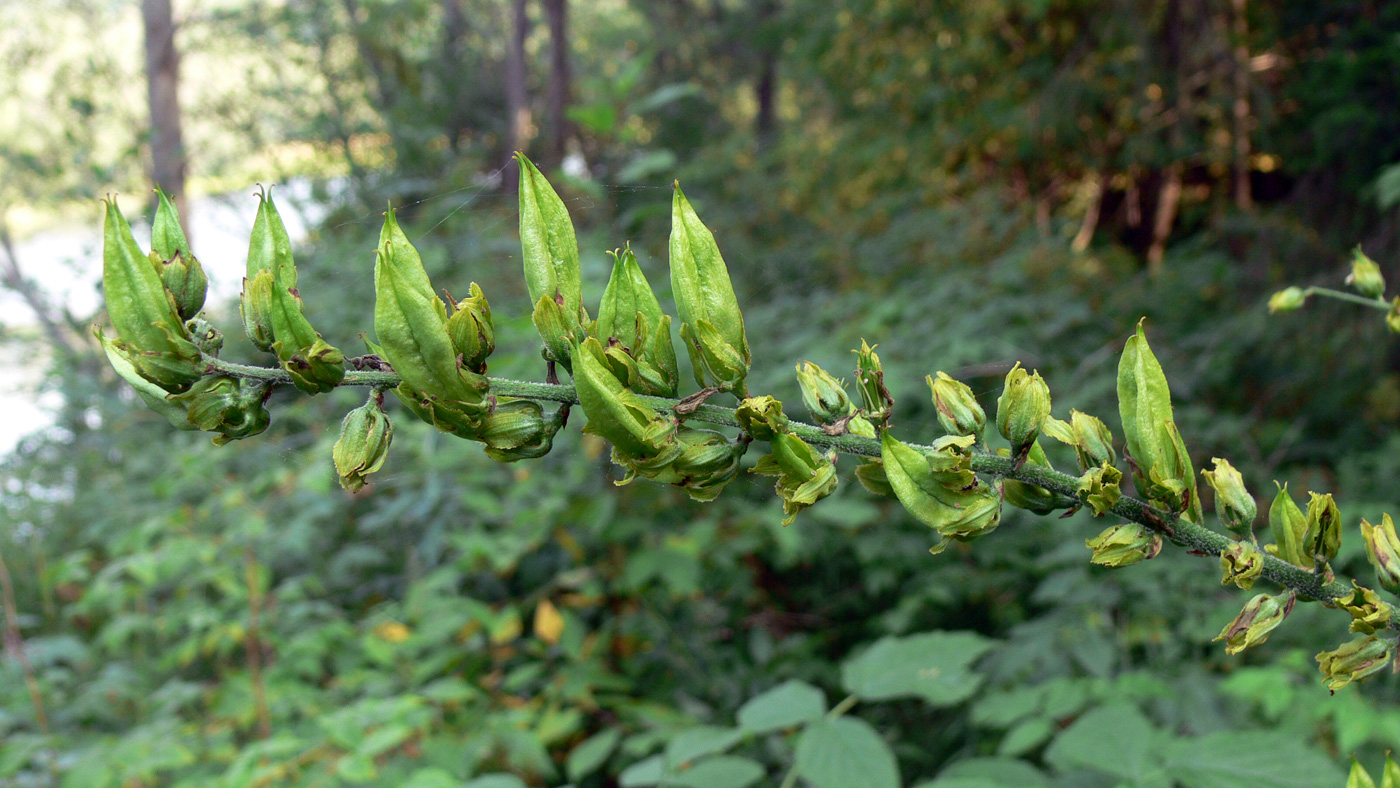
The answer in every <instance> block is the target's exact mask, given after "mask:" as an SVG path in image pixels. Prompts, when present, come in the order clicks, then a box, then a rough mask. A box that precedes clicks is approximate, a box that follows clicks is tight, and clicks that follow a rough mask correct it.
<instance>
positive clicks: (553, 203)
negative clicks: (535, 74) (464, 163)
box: [515, 152, 587, 361]
mask: <svg viewBox="0 0 1400 788" xmlns="http://www.w3.org/2000/svg"><path fill="white" fill-rule="evenodd" d="M515 160H516V162H518V163H519V165H520V249H521V256H522V258H523V260H524V263H525V286H526V287H527V288H528V289H529V291H530V300H531V301H533V302H535V303H539V300H540V299H541V298H546V297H548V298H551V299H555V300H556V301H557V302H558V303H559V305H560V306H561V307H562V308H563V312H564V316H565V320H566V323H567V325H568V326H569V328H570V330H574V329H577V328H578V327H579V325H580V324H581V322H586V321H587V318H586V317H585V316H584V312H583V285H582V277H581V274H580V273H579V262H578V240H577V239H576V238H575V236H574V223H573V220H572V219H570V218H569V211H568V209H567V208H565V207H564V201H563V200H562V199H560V198H559V194H558V193H557V192H555V191H554V187H553V186H550V185H549V181H548V180H546V179H545V177H544V174H543V173H541V172H540V171H539V168H537V167H536V166H535V165H534V163H533V162H531V161H530V160H529V159H527V158H525V154H523V153H519V152H517V153H516V154H515ZM559 360H560V361H562V360H563V359H559Z"/></svg>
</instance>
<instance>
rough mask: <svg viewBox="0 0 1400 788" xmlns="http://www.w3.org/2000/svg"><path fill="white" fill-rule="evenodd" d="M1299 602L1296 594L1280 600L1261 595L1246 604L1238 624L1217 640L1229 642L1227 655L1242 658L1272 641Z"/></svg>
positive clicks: (1226, 630) (1225, 630)
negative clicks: (1244, 654) (1245, 652)
mask: <svg viewBox="0 0 1400 788" xmlns="http://www.w3.org/2000/svg"><path fill="white" fill-rule="evenodd" d="M1295 601H1296V598H1295V597H1294V596H1293V594H1292V593H1289V594H1287V595H1284V596H1283V598H1282V599H1280V598H1279V597H1273V596H1269V595H1268V594H1260V595H1258V596H1256V597H1254V598H1253V599H1251V600H1249V602H1247V603H1245V606H1244V610H1241V611H1240V614H1239V615H1238V616H1235V620H1234V621H1231V622H1230V623H1229V624H1226V625H1225V628H1224V629H1222V630H1220V634H1219V635H1217V636H1216V638H1215V639H1216V640H1223V641H1225V653H1226V654H1238V653H1240V652H1241V651H1244V650H1245V649H1247V648H1249V647H1250V646H1257V645H1259V644H1260V643H1263V642H1264V641H1266V640H1268V639H1269V634H1270V633H1272V632H1273V631H1274V630H1275V629H1278V625H1279V624H1282V623H1283V620H1284V619H1285V618H1287V617H1288V614H1289V613H1290V612H1292V610H1293V603H1294V602H1295Z"/></svg>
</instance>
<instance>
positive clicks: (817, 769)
mask: <svg viewBox="0 0 1400 788" xmlns="http://www.w3.org/2000/svg"><path fill="white" fill-rule="evenodd" d="M793 765H794V767H795V768H796V769H797V773H798V774H799V775H800V776H802V777H803V778H804V779H806V780H807V781H808V782H810V783H812V785H814V786H816V788H853V786H860V788H899V786H900V780H899V764H897V763H896V762H895V759H894V753H893V752H891V751H890V747H889V745H888V744H886V743H885V740H884V739H882V738H880V734H878V733H876V732H875V729H874V728H872V727H870V724H869V723H867V722H865V721H864V720H861V719H856V718H854V717H837V718H836V719H834V720H833V719H825V718H823V719H821V720H819V721H817V722H815V723H812V724H811V725H808V726H807V728H806V729H805V730H803V731H802V735H801V736H800V737H798V739H797V753H796V758H795V760H794V763H793Z"/></svg>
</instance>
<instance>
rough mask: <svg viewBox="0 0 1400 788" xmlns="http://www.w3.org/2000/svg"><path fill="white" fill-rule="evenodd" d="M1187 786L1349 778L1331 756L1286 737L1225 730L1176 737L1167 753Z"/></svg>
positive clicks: (1266, 786)
mask: <svg viewBox="0 0 1400 788" xmlns="http://www.w3.org/2000/svg"><path fill="white" fill-rule="evenodd" d="M1163 756H1164V759H1165V762H1166V771H1167V774H1168V775H1170V776H1171V777H1172V778H1173V779H1175V780H1176V781H1177V782H1178V783H1180V784H1181V785H1182V786H1184V788H1238V787H1239V786H1245V785H1247V786H1250V788H1337V786H1339V785H1342V784H1343V782H1344V781H1345V780H1346V774H1345V773H1344V772H1342V770H1341V769H1338V768H1337V766H1336V764H1334V763H1333V762H1332V760H1331V759H1330V758H1328V757H1327V756H1325V755H1323V754H1322V753H1321V752H1318V751H1317V750H1316V749H1314V748H1313V747H1311V746H1309V745H1308V743H1307V742H1306V741H1302V740H1300V739H1299V738H1297V737H1294V736H1289V735H1286V734H1276V733H1259V732H1247V731H1223V732H1221V733H1212V734H1210V735H1208V736H1200V737H1197V738H1192V739H1178V740H1177V741H1174V742H1172V743H1171V744H1169V745H1168V746H1167V747H1166V748H1165V749H1164V751H1163Z"/></svg>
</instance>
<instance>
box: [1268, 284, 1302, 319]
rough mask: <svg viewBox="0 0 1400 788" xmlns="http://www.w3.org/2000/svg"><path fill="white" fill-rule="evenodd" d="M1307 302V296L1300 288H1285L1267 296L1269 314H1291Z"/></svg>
mask: <svg viewBox="0 0 1400 788" xmlns="http://www.w3.org/2000/svg"><path fill="white" fill-rule="evenodd" d="M1307 300H1308V294H1307V292H1305V291H1304V290H1303V288H1301V287H1285V288H1284V289H1282V290H1280V291H1278V292H1277V293H1274V294H1273V295H1271V296H1269V314H1273V313H1275V312H1292V311H1293V310H1295V309H1298V308H1300V307H1302V306H1303V303H1304V302H1305V301H1307Z"/></svg>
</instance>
